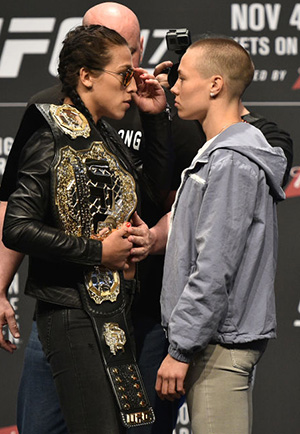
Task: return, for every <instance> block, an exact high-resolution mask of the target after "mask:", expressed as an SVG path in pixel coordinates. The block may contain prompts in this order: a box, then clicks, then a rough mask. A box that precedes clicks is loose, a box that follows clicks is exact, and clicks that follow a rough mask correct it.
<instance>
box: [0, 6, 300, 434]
mask: <svg viewBox="0 0 300 434" xmlns="http://www.w3.org/2000/svg"><path fill="white" fill-rule="evenodd" d="M96 3H97V2H96V1H89V0H86V1H85V2H80V1H79V0H64V1H63V2H57V1H55V0H54V1H52V2H41V1H38V0H27V1H26V2H24V1H22V0H13V1H10V2H7V3H6V4H5V9H4V8H1V10H0V180H1V175H2V174H3V171H4V168H5V164H6V159H7V156H8V154H9V151H10V148H11V145H12V143H13V140H14V137H15V134H16V131H17V128H18V125H19V123H20V120H21V118H22V115H23V113H24V110H25V107H26V104H27V101H28V100H29V98H30V97H31V96H32V95H34V94H35V93H37V92H38V91H40V90H42V89H44V88H47V87H49V86H51V85H53V84H54V83H56V82H57V78H56V75H57V71H56V69H57V57H58V53H59V51H60V48H61V43H62V40H63V39H64V36H65V34H66V33H67V32H68V30H69V29H71V28H72V27H74V26H76V25H78V24H80V23H81V19H82V16H83V15H84V13H85V11H86V10H87V9H88V8H89V7H91V6H94V5H95V4H96ZM120 3H122V4H124V5H126V6H128V7H130V8H131V9H132V10H133V11H134V12H135V13H136V15H137V16H138V18H139V20H140V25H141V32H142V35H143V37H144V57H143V60H142V66H143V67H144V68H146V69H148V70H149V71H152V70H153V68H154V67H155V65H157V64H158V63H160V62H161V61H163V60H168V59H170V60H173V61H174V62H176V61H178V56H177V54H175V53H174V52H170V51H168V50H167V45H166V41H165V35H166V32H167V31H168V30H170V29H182V28H187V29H189V30H190V32H191V35H192V38H193V40H194V39H197V37H198V36H200V35H202V34H203V33H213V34H214V33H216V34H221V35H226V36H231V37H233V38H234V39H235V40H236V41H238V42H239V43H240V44H242V45H243V46H244V47H245V48H246V49H247V50H248V51H249V53H250V54H251V56H252V59H253V62H254V64H255V75H254V80H253V83H252V84H251V86H250V87H249V89H248V90H247V91H246V93H245V95H244V99H243V102H244V105H245V106H246V107H247V108H248V109H249V110H251V111H254V112H257V113H260V114H262V115H264V116H265V117H266V118H267V119H268V120H270V121H274V122H276V123H277V124H278V126H279V127H280V128H281V129H283V130H285V131H287V132H288V133H289V134H290V135H291V137H292V139H293V142H294V162H293V168H292V170H291V174H290V175H291V176H290V180H289V183H288V185H287V187H286V196H287V199H286V201H285V202H283V203H280V204H279V205H278V218H279V252H278V272H277V279H276V288H275V291H276V297H277V313H278V339H277V340H275V341H273V342H271V343H270V344H269V346H268V349H267V351H266V354H265V355H264V356H263V358H262V360H261V362H260V364H259V366H258V369H257V373H256V379H255V387H254V426H253V433H254V434H283V433H284V434H285V433H288V434H298V433H299V429H300V413H299V408H298V407H299V405H298V403H299V397H300V379H299V366H300V345H299V338H300V294H299V290H298V287H299V283H298V282H299V260H298V245H299V243H300V231H299V218H300V151H299V141H300V122H299V120H298V119H300V99H299V95H300V55H299V54H300V38H299V35H300V32H299V31H300V3H296V2H293V1H290V0H285V1H284V2H283V0H282V1H280V2H268V3H263V2H252V1H243V2H233V1H227V0H185V1H184V2H174V1H173V0H165V1H164V2H161V1H158V0H152V1H151V2H143V1H141V2H136V1H133V0H132V1H131V0H128V1H121V2H120ZM120 134H121V136H122V138H123V139H124V140H125V143H126V140H127V145H128V146H133V145H134V143H133V142H131V141H130V139H129V135H126V131H122V132H120ZM0 260H1V258H0ZM26 274H27V261H26V260H25V261H24V262H23V263H22V265H21V268H20V270H19V272H18V273H17V275H16V276H15V279H14V281H13V283H12V285H11V287H10V289H9V298H10V302H11V304H12V306H13V307H14V309H15V311H16V316H17V320H18V322H19V325H20V330H21V335H22V338H21V339H20V340H19V341H17V342H16V344H17V345H18V350H17V351H16V352H15V354H13V355H10V354H7V353H5V352H4V351H3V350H2V351H0V390H1V397H0V434H4V433H10V434H12V433H16V432H17V431H16V427H15V425H16V400H17V391H18V382H19V378H20V374H21V370H22V363H23V357H24V350H25V346H26V343H27V339H28V335H29V333H30V327H31V320H32V314H33V306H34V303H33V300H31V299H29V298H28V297H25V296H24V295H23V290H24V283H25V280H26ZM7 338H8V339H12V336H10V335H9V334H8V335H7ZM12 340H13V339H12ZM176 433H177V434H190V426H189V419H188V412H187V408H186V405H185V404H184V405H183V406H182V407H181V409H180V411H179V417H178V424H177V427H176ZM162 434H163V433H162Z"/></svg>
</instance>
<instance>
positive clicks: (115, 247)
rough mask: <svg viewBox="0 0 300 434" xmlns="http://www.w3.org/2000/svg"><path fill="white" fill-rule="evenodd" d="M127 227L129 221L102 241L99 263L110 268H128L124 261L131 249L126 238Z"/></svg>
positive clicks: (130, 244)
mask: <svg viewBox="0 0 300 434" xmlns="http://www.w3.org/2000/svg"><path fill="white" fill-rule="evenodd" d="M129 227H130V224H129V223H124V224H123V225H122V226H121V227H120V228H119V229H117V230H114V231H113V232H112V233H111V234H110V235H108V237H107V238H105V239H104V241H102V261H101V265H103V266H105V267H107V268H110V269H112V270H126V269H128V268H129V265H128V264H127V263H126V261H127V260H128V258H129V255H130V251H131V249H132V242H130V241H129V240H128V238H127V237H128V229H129Z"/></svg>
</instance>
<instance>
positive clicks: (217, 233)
mask: <svg viewBox="0 0 300 434" xmlns="http://www.w3.org/2000/svg"><path fill="white" fill-rule="evenodd" d="M285 166H286V159H285V157H284V154H283V151H282V150H281V149H280V148H272V147H271V146H270V145H269V144H268V143H267V141H266V139H265V138H264V136H263V134H262V133H261V132H260V131H259V130H258V129H257V128H255V127H253V126H251V125H249V124H245V123H238V124H235V125H232V126H231V127H229V128H228V129H227V130H225V131H224V132H223V133H221V134H219V135H218V136H216V138H215V139H214V140H213V141H212V143H210V145H209V147H208V148H207V149H206V150H205V151H204V153H202V154H201V153H200V154H199V155H196V157H195V158H194V160H193V162H192V164H191V166H190V167H189V168H188V169H186V170H185V171H184V172H183V174H182V182H181V185H180V187H179V189H178V192H177V196H176V200H175V202H174V205H173V214H172V220H171V228H170V232H169V239H168V245H167V251H166V256H165V267H164V277H163V288H162V294H161V308H162V324H163V326H164V327H165V328H166V329H167V330H168V339H169V342H170V346H169V353H170V355H171V356H172V357H174V358H175V359H177V360H180V361H182V362H189V361H190V359H191V357H192V355H193V354H194V353H195V352H196V351H199V350H201V349H203V348H205V347H206V346H207V345H208V344H209V343H245V342H250V341H253V340H258V339H265V338H273V337H275V336H276V315H275V296H274V279H275V271H276V259H277V238H278V236H277V216H276V203H277V202H278V201H280V200H283V199H284V198H285V195H284V192H283V190H282V188H281V182H282V178H283V175H284V171H285Z"/></svg>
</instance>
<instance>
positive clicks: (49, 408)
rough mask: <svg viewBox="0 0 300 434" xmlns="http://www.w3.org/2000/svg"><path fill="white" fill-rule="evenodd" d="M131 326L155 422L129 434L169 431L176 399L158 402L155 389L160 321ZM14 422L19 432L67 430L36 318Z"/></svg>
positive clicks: (60, 433)
mask: <svg viewBox="0 0 300 434" xmlns="http://www.w3.org/2000/svg"><path fill="white" fill-rule="evenodd" d="M134 325H135V329H136V331H135V333H136V345H137V359H138V364H139V367H140V370H141V373H142V376H143V379H144V383H145V387H146V389H147V392H148V395H149V399H150V402H151V405H152V406H153V408H154V411H155V416H156V422H155V423H154V424H152V425H148V426H142V427H139V428H132V429H131V430H128V434H129V433H130V434H171V433H172V430H173V428H174V426H175V424H176V419H177V410H178V402H174V403H171V402H169V401H161V400H160V399H159V398H158V396H157V394H156V392H155V389H154V386H155V381H156V373H157V370H158V368H159V366H160V363H161V361H162V360H163V359H164V357H165V355H166V354H167V348H168V342H167V339H166V338H165V334H164V331H163V329H162V327H161V326H160V324H158V323H155V322H153V321H152V320H151V319H147V318H143V319H138V320H137V321H136V323H135V324H134ZM41 415H43V416H41ZM17 423H18V430H19V434H37V433H39V434H67V433H68V431H67V427H66V424H65V422H64V418H63V415H62V412H61V408H60V404H59V400H58V395H57V392H56V388H55V384H54V381H53V377H52V373H51V370H50V365H49V363H48V361H47V359H46V357H45V355H44V352H43V350H42V345H41V343H40V341H39V338H38V333H37V326H36V322H35V321H33V324H32V330H31V335H30V338H29V342H28V344H27V348H26V352H25V359H24V367H23V373H22V377H21V383H20V387H19V395H18V412H17Z"/></svg>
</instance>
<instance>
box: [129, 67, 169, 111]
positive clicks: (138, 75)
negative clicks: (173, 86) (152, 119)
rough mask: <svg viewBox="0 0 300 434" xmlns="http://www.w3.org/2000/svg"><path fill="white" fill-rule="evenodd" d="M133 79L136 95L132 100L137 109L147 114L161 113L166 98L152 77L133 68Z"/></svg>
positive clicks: (144, 71)
mask: <svg viewBox="0 0 300 434" xmlns="http://www.w3.org/2000/svg"><path fill="white" fill-rule="evenodd" d="M134 71H135V74H134V78H135V81H136V85H137V93H134V94H133V95H132V98H133V100H134V102H135V103H136V105H137V106H138V108H139V109H140V110H142V111H143V112H146V113H149V114H157V113H161V112H162V111H163V110H164V109H165V108H166V102H167V101H166V96H165V92H164V90H163V88H162V87H161V85H160V84H159V82H158V81H157V80H156V79H155V77H154V75H152V74H148V72H147V71H146V70H145V69H142V68H135V69H134Z"/></svg>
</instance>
